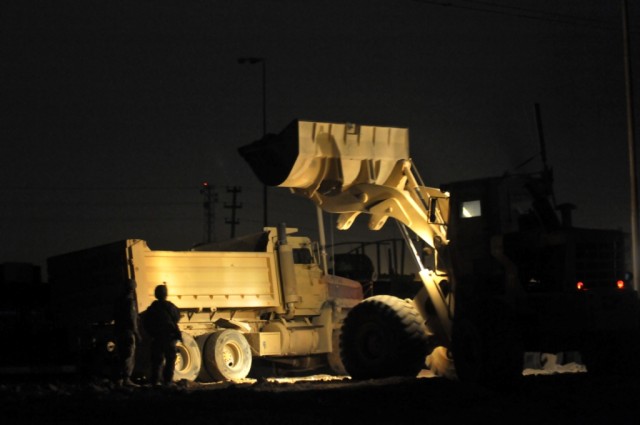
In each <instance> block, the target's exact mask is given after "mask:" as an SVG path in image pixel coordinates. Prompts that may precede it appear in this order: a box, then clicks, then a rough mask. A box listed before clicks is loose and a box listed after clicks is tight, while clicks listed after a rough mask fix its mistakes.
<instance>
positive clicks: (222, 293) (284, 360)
mask: <svg viewBox="0 0 640 425" xmlns="http://www.w3.org/2000/svg"><path fill="white" fill-rule="evenodd" d="M320 254H321V252H320V250H319V244H318V243H316V242H312V241H311V240H310V238H308V237H306V236H300V235H297V229H296V228H291V227H286V226H285V225H284V224H281V225H280V226H278V227H277V228H276V227H266V228H264V230H263V231H261V232H258V233H255V234H251V235H246V236H242V237H238V238H234V239H232V240H229V241H221V242H212V243H206V244H200V245H197V246H195V247H193V248H192V249H190V250H186V251H166V250H152V249H150V248H149V246H148V244H147V242H146V241H145V240H141V239H126V240H121V241H116V242H113V243H108V244H104V245H101V246H95V247H90V248H87V249H82V250H79V251H74V252H69V253H65V254H60V255H56V256H53V257H50V258H48V260H47V270H48V271H47V273H48V279H49V283H50V286H51V288H52V294H53V295H52V296H53V297H54V306H55V309H54V312H55V313H54V320H55V321H56V323H58V324H60V328H61V329H66V336H65V339H67V340H68V341H69V343H68V344H67V345H68V347H69V353H70V354H69V355H70V356H71V357H70V358H72V359H76V360H74V361H77V364H79V365H81V366H82V367H83V368H86V369H87V370H88V371H89V372H91V373H109V368H110V367H111V365H112V364H113V362H114V361H115V358H114V356H115V341H114V336H113V319H114V317H113V310H114V308H113V305H114V301H115V299H116V297H117V296H118V295H119V294H120V293H121V292H122V290H123V288H124V287H125V286H126V283H127V281H128V280H129V279H133V280H135V282H136V284H137V287H136V297H137V303H138V311H140V312H141V313H142V314H144V311H145V310H146V309H147V307H148V306H149V305H150V304H151V303H152V302H153V301H154V289H155V287H156V286H157V285H166V286H167V288H168V293H169V295H168V300H169V301H171V302H173V303H174V304H175V305H176V306H177V307H178V309H179V310H180V314H181V319H180V322H179V324H178V325H179V327H180V330H181V332H182V341H181V342H179V343H178V348H177V351H178V356H177V360H176V372H175V375H174V380H176V381H178V380H183V379H185V380H187V381H200V382H211V381H220V380H239V379H243V378H246V377H247V376H249V375H250V374H253V373H254V372H256V371H258V373H261V374H265V373H271V374H278V373H281V374H282V373H289V372H292V373H293V372H300V371H309V370H317V369H323V368H324V369H325V370H330V371H332V373H337V374H341V373H342V374H344V373H345V372H344V366H343V365H342V362H341V360H340V356H339V352H338V340H339V332H340V329H341V324H342V320H343V319H344V317H345V315H346V313H347V312H348V311H349V309H351V308H352V307H354V306H355V305H357V303H358V302H359V301H360V300H362V288H361V286H360V284H359V283H358V282H355V281H352V280H349V279H345V278H341V277H338V276H334V275H330V274H328V273H327V272H326V267H325V266H323V264H322V263H321V259H322V256H321V255H320ZM148 347H149V337H148V335H145V333H144V329H143V337H142V341H141V344H139V346H138V350H137V356H136V367H135V371H134V375H135V376H134V377H137V378H139V379H142V380H144V379H145V378H148V376H149V375H148V371H149V362H148V358H149V356H148ZM254 359H255V360H256V361H255V362H254ZM258 364H259V365H260V368H256V367H255V366H256V365H258Z"/></svg>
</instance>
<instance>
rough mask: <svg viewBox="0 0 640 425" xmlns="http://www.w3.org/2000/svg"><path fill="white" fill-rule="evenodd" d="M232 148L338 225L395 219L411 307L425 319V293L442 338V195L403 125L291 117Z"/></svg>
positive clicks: (447, 299)
mask: <svg viewBox="0 0 640 425" xmlns="http://www.w3.org/2000/svg"><path fill="white" fill-rule="evenodd" d="M240 154H241V155H242V156H243V157H244V159H245V160H246V161H247V162H248V163H249V164H250V166H251V167H252V169H253V171H254V173H255V174H256V175H257V176H258V178H259V179H260V180H261V181H262V182H263V183H264V184H267V185H271V186H278V187H286V188H289V189H290V190H291V191H292V192H293V193H295V194H297V195H300V196H303V197H306V198H308V199H310V200H311V201H313V202H314V203H315V204H316V205H317V206H318V207H320V208H321V209H322V210H324V211H326V212H329V213H335V214H338V215H339V217H338V220H337V227H338V228H339V229H341V230H346V229H349V228H350V227H351V225H352V224H353V223H354V221H355V220H356V218H357V217H358V216H359V215H360V214H362V213H365V214H369V215H370V218H369V228H370V229H371V230H379V229H381V228H382V227H383V226H384V224H385V223H386V222H387V220H388V219H389V217H391V218H394V219H395V220H397V222H399V223H401V229H402V230H403V236H405V240H406V241H407V242H408V243H409V244H411V248H412V250H413V253H414V258H415V260H416V261H417V263H418V266H419V268H420V276H421V278H422V281H423V283H424V289H425V291H421V293H419V294H418V295H417V297H416V306H417V307H418V309H419V310H420V311H421V313H422V314H423V317H425V318H426V317H427V316H428V315H427V313H426V311H424V310H425V309H426V308H427V307H426V304H427V302H428V301H429V300H430V303H431V305H432V306H433V307H435V310H436V312H437V313H438V314H437V316H438V319H439V320H438V321H439V322H440V323H439V325H440V326H442V330H444V332H445V334H446V335H448V336H449V337H450V330H451V316H452V310H453V297H452V296H450V294H448V293H447V291H443V289H442V288H443V286H445V285H446V286H447V287H450V285H447V281H448V280H450V277H449V274H450V273H448V270H447V267H446V264H448V261H439V260H438V256H439V255H440V254H441V253H444V252H446V247H447V244H448V239H447V223H448V219H449V195H448V193H445V192H442V191H441V190H439V189H436V188H431V187H426V186H424V184H423V183H422V180H421V178H420V176H419V174H417V172H414V171H415V170H414V169H413V163H412V162H411V159H410V157H409V140H408V130H407V129H403V128H391V127H374V126H364V125H362V126H361V125H356V124H336V123H323V122H311V121H299V120H295V121H293V122H292V123H291V124H290V125H289V126H288V127H287V128H285V129H284V130H283V131H282V132H281V133H280V134H278V135H270V136H267V137H265V138H264V139H261V140H258V141H256V142H254V143H252V144H250V145H247V146H244V147H242V148H240ZM404 226H406V228H409V229H411V231H412V232H414V233H415V234H416V235H417V236H418V237H420V238H421V239H422V240H423V241H424V242H425V243H426V244H427V245H428V246H429V247H430V249H429V251H430V253H432V254H433V255H434V256H435V261H434V264H435V265H436V266H435V267H434V269H435V270H429V269H426V268H425V267H424V265H423V264H422V263H421V261H420V256H419V254H418V252H417V251H416V249H415V247H413V244H412V240H411V237H410V236H409V234H408V232H407V231H406V228H404ZM443 282H444V284H443Z"/></svg>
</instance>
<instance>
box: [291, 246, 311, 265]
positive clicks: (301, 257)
mask: <svg viewBox="0 0 640 425" xmlns="http://www.w3.org/2000/svg"><path fill="white" fill-rule="evenodd" d="M293 262H294V264H313V262H314V261H313V255H311V251H309V250H308V249H306V248H294V249H293Z"/></svg>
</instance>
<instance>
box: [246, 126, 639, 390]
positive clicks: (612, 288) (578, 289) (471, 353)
mask: <svg viewBox="0 0 640 425" xmlns="http://www.w3.org/2000/svg"><path fill="white" fill-rule="evenodd" d="M239 153H240V155H241V156H242V157H243V158H244V159H245V161H247V162H248V164H249V165H250V167H251V168H252V170H253V172H254V173H255V174H256V176H257V177H258V179H259V180H260V181H261V182H262V183H264V184H266V185H271V186H277V187H283V188H288V189H289V190H290V191H291V192H292V193H293V194H295V195H298V196H302V197H305V198H307V199H309V200H310V201H311V202H312V203H313V204H315V205H316V206H317V207H319V208H321V209H322V210H324V211H326V212H328V213H333V214H337V215H338V218H337V220H336V222H337V225H336V227H337V229H339V230H348V229H349V228H350V227H351V226H352V224H353V223H354V221H355V220H356V219H357V218H358V217H359V216H361V215H364V216H368V219H369V221H368V227H369V229H370V230H371V231H377V230H380V229H381V228H382V227H383V226H384V225H385V224H386V223H387V221H388V219H390V218H391V219H392V221H395V222H396V223H397V225H398V231H399V233H400V234H401V235H402V237H403V239H404V240H405V242H406V244H407V246H408V247H409V250H410V252H411V257H412V259H413V260H414V261H415V265H416V268H417V270H418V272H417V274H418V275H419V280H420V282H421V285H420V288H419V289H418V290H417V292H416V294H415V296H413V297H412V298H401V297H396V296H394V295H389V294H380V295H374V296H370V297H367V298H365V299H364V300H363V301H361V302H360V303H359V304H358V305H356V306H355V307H354V308H352V309H351V310H350V311H349V313H348V314H347V316H346V318H345V320H344V323H343V326H342V332H341V334H340V335H341V337H340V356H341V360H342V362H343V364H344V366H345V368H346V371H347V373H349V375H351V376H352V377H353V378H355V379H369V378H378V377H386V376H392V375H407V376H415V375H416V374H417V373H418V372H419V371H420V369H421V368H423V367H424V366H425V365H426V366H428V367H429V368H430V369H432V370H433V371H434V372H435V373H436V374H439V375H443V376H448V377H451V378H454V379H459V380H463V381H470V382H479V383H485V384H497V385H508V384H513V383H517V382H519V381H520V379H521V377H522V372H523V362H524V354H525V352H528V351H532V352H536V351H539V352H561V351H572V350H576V351H578V352H579V353H581V355H582V357H583V361H584V363H585V364H586V366H587V370H588V371H589V372H590V373H611V372H615V373H637V371H638V360H637V359H638V358H640V357H638V355H639V354H640V347H639V346H640V342H639V341H640V314H639V311H640V308H639V301H638V295H637V292H636V291H635V290H634V288H632V287H631V285H630V280H629V278H628V276H627V277H626V278H625V277H624V276H619V275H617V274H616V273H619V272H620V271H619V269H616V271H614V272H612V273H609V274H608V275H607V276H606V279H604V280H606V282H607V283H608V284H605V283H602V282H603V280H602V276H600V278H599V279H600V281H599V282H600V283H596V281H595V280H593V279H594V276H596V274H594V273H591V274H586V275H579V273H577V271H580V270H583V271H584V270H585V269H586V268H585V267H582V268H580V267H575V265H576V261H578V260H581V261H586V262H589V261H593V262H595V261H599V260H602V259H601V258H600V259H599V258H598V255H599V254H598V252H589V250H590V249H591V248H589V247H593V246H597V245H598V241H600V242H602V234H599V233H598V232H589V231H579V230H577V229H574V228H572V227H571V226H563V225H561V224H559V223H558V222H557V220H556V219H555V218H554V217H556V216H555V214H556V211H554V209H553V208H552V206H553V203H551V202H550V201H549V198H550V193H549V190H548V183H549V179H548V173H543V174H544V175H542V176H538V178H532V176H529V177H527V178H528V180H526V179H525V180H526V181H524V183H525V184H524V185H522V186H521V187H526V188H527V191H528V193H529V198H530V199H531V202H530V203H529V204H528V205H525V204H524V203H523V199H522V198H518V197H513V198H512V199H510V202H499V201H500V197H501V196H502V197H509V196H510V194H512V193H511V192H510V191H509V190H506V189H505V188H506V187H508V186H509V185H508V184H507V183H508V182H509V181H511V179H504V181H497V182H496V181H494V182H483V184H480V186H479V187H480V190H477V188H476V190H466V189H464V188H465V186H464V185H450V187H447V188H443V187H438V188H436V187H428V186H426V185H425V184H424V183H423V180H422V178H421V177H420V175H419V173H418V171H417V169H416V166H415V164H414V162H413V161H412V158H411V156H410V154H409V130H408V129H407V128H397V127H384V126H373V125H359V124H353V123H334V122H318V121H305V120H293V121H292V122H291V123H290V124H289V125H288V126H287V127H285V128H284V129H283V130H282V131H281V132H280V133H278V134H269V135H267V136H265V137H264V138H262V139H260V140H256V141H254V142H252V143H249V144H247V145H245V146H242V147H241V148H240V149H239ZM545 171H548V170H545ZM523 178H524V177H523ZM490 183H491V184H490ZM511 201H512V202H511ZM492 205H493V207H491V206H492ZM562 210H563V214H564V216H565V217H566V216H567V215H566V212H567V211H568V210H569V209H568V208H566V207H565V208H563V209H562ZM507 224H508V225H507ZM614 239H615V238H614ZM614 239H612V238H606V239H605V242H606V241H609V242H612V241H613V240H614ZM618 242H619V241H618ZM616 243H617V242H616ZM614 248H616V249H618V250H619V251H620V250H622V246H621V245H617V246H616V247H614ZM611 249H613V248H611ZM601 253H602V251H601ZM616 258H619V256H618V257H616ZM607 279H608V280H607Z"/></svg>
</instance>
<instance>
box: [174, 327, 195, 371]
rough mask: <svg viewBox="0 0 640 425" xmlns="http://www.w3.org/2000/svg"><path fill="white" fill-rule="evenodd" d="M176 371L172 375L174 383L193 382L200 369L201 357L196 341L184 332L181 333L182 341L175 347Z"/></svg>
mask: <svg viewBox="0 0 640 425" xmlns="http://www.w3.org/2000/svg"><path fill="white" fill-rule="evenodd" d="M176 350H177V351H178V355H177V356H176V369H175V372H174V373H173V380H174V381H181V380H183V379H185V380H187V381H195V380H196V378H197V377H198V373H200V368H201V367H202V355H201V354H200V348H198V343H197V342H196V340H195V339H194V338H193V337H192V336H191V335H189V334H188V333H186V332H182V341H178V344H177V345H176Z"/></svg>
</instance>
